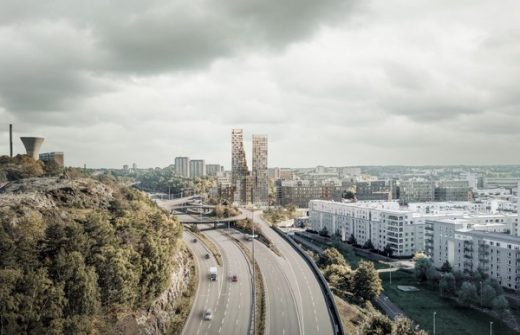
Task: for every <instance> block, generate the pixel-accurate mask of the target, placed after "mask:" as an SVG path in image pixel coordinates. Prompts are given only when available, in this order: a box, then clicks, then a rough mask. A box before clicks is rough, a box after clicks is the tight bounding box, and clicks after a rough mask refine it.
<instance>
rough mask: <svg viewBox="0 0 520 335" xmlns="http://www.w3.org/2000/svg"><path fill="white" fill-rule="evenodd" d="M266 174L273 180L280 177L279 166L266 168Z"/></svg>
mask: <svg viewBox="0 0 520 335" xmlns="http://www.w3.org/2000/svg"><path fill="white" fill-rule="evenodd" d="M267 175H268V176H269V178H272V179H274V180H278V179H280V168H277V167H276V168H269V169H267Z"/></svg>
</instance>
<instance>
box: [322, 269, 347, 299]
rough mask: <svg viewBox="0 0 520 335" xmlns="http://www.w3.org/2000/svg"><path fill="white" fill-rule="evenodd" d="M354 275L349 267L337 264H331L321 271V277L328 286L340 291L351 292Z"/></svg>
mask: <svg viewBox="0 0 520 335" xmlns="http://www.w3.org/2000/svg"><path fill="white" fill-rule="evenodd" d="M353 275H354V273H353V272H352V270H351V269H350V267H348V266H345V265H339V264H331V265H329V266H327V267H326V268H325V270H324V271H323V276H324V277H325V279H327V282H329V284H330V285H331V286H333V287H335V288H337V289H339V290H341V291H344V292H350V291H352V278H353Z"/></svg>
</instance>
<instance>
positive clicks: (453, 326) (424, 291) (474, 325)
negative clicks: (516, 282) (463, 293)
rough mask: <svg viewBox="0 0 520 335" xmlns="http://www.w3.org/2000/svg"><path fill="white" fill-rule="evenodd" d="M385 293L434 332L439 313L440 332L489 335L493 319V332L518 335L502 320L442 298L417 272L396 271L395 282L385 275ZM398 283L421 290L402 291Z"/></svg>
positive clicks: (431, 332) (446, 333) (438, 334)
mask: <svg viewBox="0 0 520 335" xmlns="http://www.w3.org/2000/svg"><path fill="white" fill-rule="evenodd" d="M381 277H382V279H383V287H384V289H385V292H384V293H385V294H386V295H387V296H388V297H389V298H390V300H391V301H392V302H393V303H395V304H397V305H398V306H399V307H401V309H402V310H403V311H404V312H405V313H406V314H407V316H408V317H409V318H411V319H412V320H414V321H415V322H416V323H417V324H419V326H420V327H421V328H422V329H425V330H426V331H428V332H429V333H430V334H433V331H432V325H433V312H434V311H435V312H437V316H436V323H435V324H436V328H437V329H436V335H488V334H489V322H490V321H493V335H509V334H518V333H516V332H514V331H513V330H511V329H510V328H508V327H507V326H506V325H504V324H503V323H502V322H500V321H498V320H496V319H494V318H492V317H490V316H488V315H487V314H484V313H481V312H479V311H476V310H473V309H470V308H462V307H460V306H458V305H457V304H456V303H455V302H453V301H451V300H445V299H442V298H440V297H439V295H438V293H437V292H434V291H432V290H431V289H429V288H428V287H427V286H424V285H418V284H417V282H416V280H415V278H414V277H413V274H410V273H406V272H404V271H396V272H394V273H393V274H392V285H390V283H389V275H388V274H387V273H384V274H381ZM397 285H413V286H416V287H418V288H419V289H420V291H419V292H408V293H407V292H402V291H400V290H398V289H397Z"/></svg>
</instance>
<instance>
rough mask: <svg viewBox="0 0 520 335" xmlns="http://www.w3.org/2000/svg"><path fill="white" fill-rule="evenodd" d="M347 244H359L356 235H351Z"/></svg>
mask: <svg viewBox="0 0 520 335" xmlns="http://www.w3.org/2000/svg"><path fill="white" fill-rule="evenodd" d="M347 243H350V244H357V240H356V237H355V236H354V234H350V236H349V238H348V240H347Z"/></svg>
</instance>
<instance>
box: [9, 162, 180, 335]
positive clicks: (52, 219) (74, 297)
mask: <svg viewBox="0 0 520 335" xmlns="http://www.w3.org/2000/svg"><path fill="white" fill-rule="evenodd" d="M181 234H182V228H181V227H180V225H179V224H178V223H177V222H175V221H174V220H172V219H171V218H170V217H169V216H168V215H166V214H165V213H164V212H163V211H162V210H161V209H159V208H158V207H157V206H156V205H155V204H154V203H153V202H152V201H150V200H149V199H148V198H147V197H146V196H145V195H144V194H142V193H141V192H140V191H138V190H135V189H132V188H129V187H126V186H123V185H121V184H120V183H118V182H117V180H116V179H115V178H114V177H111V176H106V175H105V176H101V177H98V178H97V179H93V178H90V177H86V176H81V174H80V173H78V172H77V171H75V170H71V169H67V170H61V169H59V167H57V166H54V165H52V164H50V165H45V164H43V163H42V162H40V161H34V160H32V159H31V158H29V157H27V156H17V157H15V158H8V157H5V156H4V157H0V255H1V257H0V301H1V303H0V335H1V334H99V333H102V334H112V333H116V331H115V330H114V329H112V328H111V327H113V325H114V324H115V323H116V322H115V321H117V320H119V319H120V318H121V315H124V314H125V313H129V312H131V311H132V310H135V309H137V308H146V307H147V306H149V305H150V304H151V302H152V301H153V300H154V298H155V297H157V296H158V295H159V294H160V293H161V292H162V291H164V290H165V288H166V287H167V285H168V282H169V275H170V271H171V268H172V266H173V264H172V261H171V255H172V254H173V253H175V252H176V250H178V248H179V247H180V243H181V242H180V240H179V239H180V237H181Z"/></svg>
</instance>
